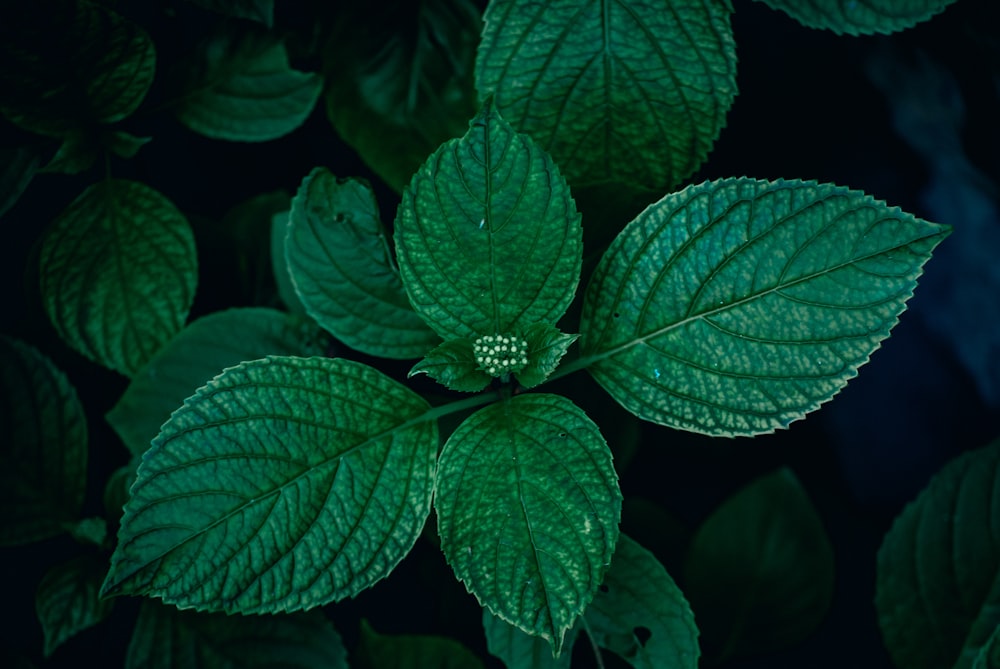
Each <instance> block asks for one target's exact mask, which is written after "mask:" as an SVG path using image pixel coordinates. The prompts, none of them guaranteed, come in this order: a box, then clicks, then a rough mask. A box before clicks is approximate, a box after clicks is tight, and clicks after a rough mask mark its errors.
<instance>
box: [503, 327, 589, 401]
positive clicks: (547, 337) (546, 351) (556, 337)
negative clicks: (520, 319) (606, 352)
mask: <svg viewBox="0 0 1000 669" xmlns="http://www.w3.org/2000/svg"><path fill="white" fill-rule="evenodd" d="M579 336H580V335H574V334H563V333H562V332H560V331H559V330H558V329H557V328H555V327H553V326H551V325H549V324H547V323H534V324H532V325H529V326H528V327H526V328H525V329H524V333H523V337H524V340H525V341H526V342H527V343H528V364H527V366H525V368H524V369H522V370H521V371H520V372H518V373H517V382H518V383H520V384H521V385H522V386H524V387H525V388H534V387H535V386H537V385H538V384H540V383H542V382H543V381H545V379H547V378H549V375H550V374H551V373H552V372H554V371H556V367H558V366H559V361H560V360H562V357H563V356H564V355H566V351H568V350H569V347H570V345H571V344H572V343H573V342H575V341H576V340H577V338H578V337H579Z"/></svg>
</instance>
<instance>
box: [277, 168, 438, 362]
mask: <svg viewBox="0 0 1000 669" xmlns="http://www.w3.org/2000/svg"><path fill="white" fill-rule="evenodd" d="M287 235H288V236H287V239H286V240H285V258H286V260H287V263H288V271H289V273H290V274H291V277H292V282H293V284H294V286H295V291H296V293H297V294H298V296H299V299H301V300H302V303H303V304H304V305H305V307H306V312H307V313H308V314H309V315H310V316H312V317H313V318H315V319H316V321H317V322H318V323H319V324H320V325H322V326H323V327H324V328H326V329H327V330H328V331H329V332H331V333H332V334H333V335H334V336H335V337H336V338H337V339H339V340H341V341H342V342H344V343H345V344H347V345H348V346H350V347H351V348H354V349H357V350H358V351H362V352H363V353H368V354H369V355H377V356H381V357H383V358H402V359H407V358H419V357H420V356H422V355H423V354H425V353H427V351H429V350H430V349H431V348H432V347H433V346H434V345H435V344H437V343H439V342H440V341H441V340H440V338H439V337H438V336H437V335H436V334H434V332H433V331H432V330H431V329H430V328H429V327H427V324H426V323H424V321H423V319H421V318H420V316H418V315H417V313H416V312H415V311H414V310H413V307H411V306H410V303H409V301H408V300H407V298H406V291H405V290H404V289H403V282H402V280H401V279H400V278H399V270H398V269H397V268H396V265H395V263H394V262H393V259H392V254H391V251H390V246H389V244H390V242H389V238H388V235H387V234H386V231H385V228H384V226H383V225H382V221H381V219H380V218H379V214H378V204H377V203H376V202H375V194H374V193H373V192H372V190H371V187H370V186H368V184H366V183H363V182H361V181H358V180H356V179H347V180H341V179H338V178H337V177H335V176H333V174H331V173H330V171H329V170H327V169H325V168H322V167H317V168H316V169H314V170H313V171H312V172H311V173H310V174H309V176H307V177H306V178H305V179H303V181H302V186H301V187H300V188H299V192H298V194H297V195H296V196H295V199H294V200H292V211H291V214H290V219H289V222H288V233H287Z"/></svg>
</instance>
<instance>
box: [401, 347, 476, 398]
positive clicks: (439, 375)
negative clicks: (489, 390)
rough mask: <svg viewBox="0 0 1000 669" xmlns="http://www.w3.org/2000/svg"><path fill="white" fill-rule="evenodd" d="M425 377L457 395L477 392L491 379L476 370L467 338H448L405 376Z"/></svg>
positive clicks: (473, 356) (474, 358) (474, 359)
mask: <svg viewBox="0 0 1000 669" xmlns="http://www.w3.org/2000/svg"><path fill="white" fill-rule="evenodd" d="M417 374H426V375H427V376H429V377H431V378H432V379H434V380H435V381H437V382H438V383H440V384H441V385H443V386H445V387H446V388H449V389H451V390H457V391H460V392H467V393H477V392H479V391H480V390H484V389H485V388H486V387H487V386H488V385H490V382H491V381H492V380H493V377H491V376H490V375H489V374H487V373H486V372H484V371H482V370H481V369H480V368H479V363H478V362H477V361H476V356H475V354H474V353H473V352H472V341H471V340H469V339H449V340H448V341H446V342H444V343H442V344H440V345H439V346H435V347H434V349H433V350H431V352H430V353H428V354H427V355H426V356H424V359H423V360H421V361H420V362H418V363H417V364H415V365H414V366H413V369H411V370H410V373H409V376H410V377H412V376H415V375H417Z"/></svg>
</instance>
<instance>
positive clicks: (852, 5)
mask: <svg viewBox="0 0 1000 669" xmlns="http://www.w3.org/2000/svg"><path fill="white" fill-rule="evenodd" d="M758 2H763V3H764V4H765V5H767V6H768V7H770V8H771V9H779V10H781V11H783V12H784V13H786V14H788V15H789V16H791V17H792V18H793V19H795V20H796V21H798V22H799V23H801V24H802V25H804V26H807V27H809V28H825V29H826V30H832V31H833V32H835V33H837V34H838V35H842V34H848V35H874V34H876V33H883V34H888V33H892V32H896V31H897V30H903V29H904V28H910V27H912V26H915V25H916V24H918V23H920V22H921V21H926V20H927V19H929V18H931V17H932V16H934V15H935V14H937V13H939V12H942V11H944V9H945V7H947V6H948V5H950V4H951V3H953V2H955V0H864V1H863V2H858V1H857V0H809V2H801V1H800V0H758Z"/></svg>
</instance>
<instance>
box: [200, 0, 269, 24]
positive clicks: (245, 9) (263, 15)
mask: <svg viewBox="0 0 1000 669" xmlns="http://www.w3.org/2000/svg"><path fill="white" fill-rule="evenodd" d="M187 1H188V2H190V3H192V4H195V5H198V6H199V7H201V8H203V9H207V10H208V11H210V12H215V13H216V14H222V15H223V16H231V17H234V18H240V19H248V20H250V21H256V22H257V23H261V24H263V25H265V26H267V27H268V28H273V27H274V0H187Z"/></svg>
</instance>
